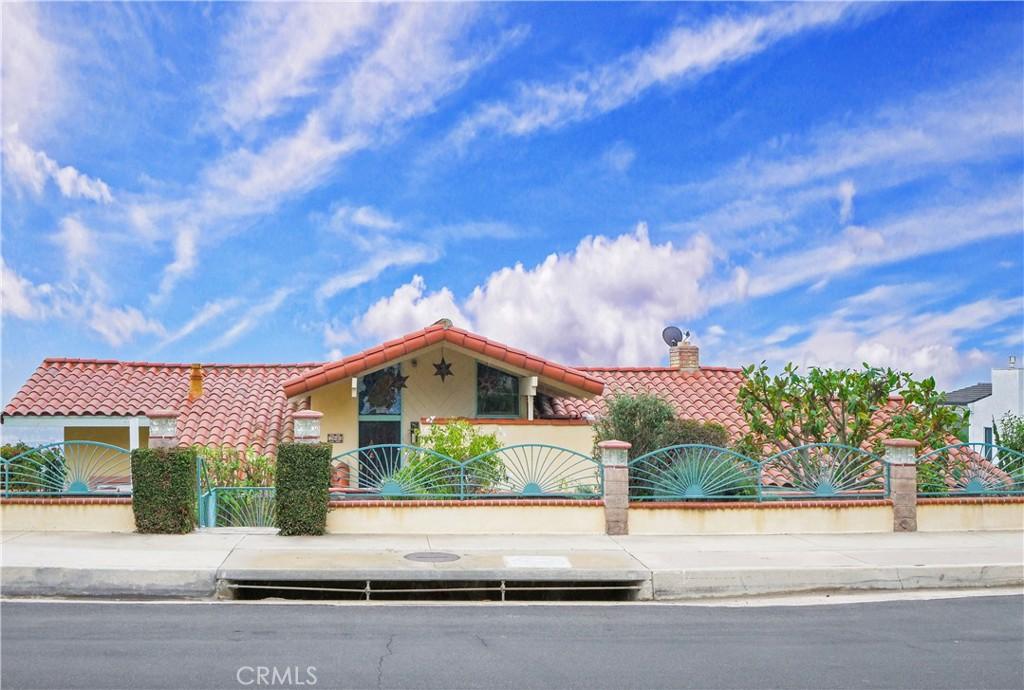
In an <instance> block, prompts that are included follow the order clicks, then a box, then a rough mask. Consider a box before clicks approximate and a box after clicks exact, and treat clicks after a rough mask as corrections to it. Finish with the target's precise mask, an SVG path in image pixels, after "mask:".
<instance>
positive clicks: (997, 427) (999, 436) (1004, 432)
mask: <svg viewBox="0 0 1024 690" xmlns="http://www.w3.org/2000/svg"><path fill="white" fill-rule="evenodd" d="M992 430H993V432H994V439H993V440H994V441H995V443H996V445H997V446H1003V447H1004V448H1009V449H1010V450H1015V451H1017V452H1018V453H1024V417H1022V416H1020V415H1016V414H1013V413H1012V412H1007V413H1006V414H1004V415H1003V416H1002V417H1000V418H999V421H998V422H996V421H995V420H993V421H992Z"/></svg>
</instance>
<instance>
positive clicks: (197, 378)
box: [188, 364, 203, 402]
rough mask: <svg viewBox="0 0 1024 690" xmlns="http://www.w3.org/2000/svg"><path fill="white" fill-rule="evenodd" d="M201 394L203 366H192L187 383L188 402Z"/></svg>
mask: <svg viewBox="0 0 1024 690" xmlns="http://www.w3.org/2000/svg"><path fill="white" fill-rule="evenodd" d="M202 394H203V365H202V364H193V365H192V375H191V376H190V377H189V381H188V401H189V402H192V401H193V400H195V399H196V398H198V397H199V396H201V395H202Z"/></svg>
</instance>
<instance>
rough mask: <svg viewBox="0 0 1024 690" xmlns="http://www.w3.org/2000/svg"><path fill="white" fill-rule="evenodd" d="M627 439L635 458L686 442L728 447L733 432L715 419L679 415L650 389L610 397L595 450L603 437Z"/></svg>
mask: <svg viewBox="0 0 1024 690" xmlns="http://www.w3.org/2000/svg"><path fill="white" fill-rule="evenodd" d="M613 439H614V440H617V441H627V442H629V443H630V444H632V446H633V447H632V448H631V449H630V451H629V456H630V457H631V458H636V457H639V456H641V455H645V454H647V453H650V452H651V451H653V450H658V449H659V448H666V447H668V446H677V445H683V444H689V443H693V444H702V445H708V446H719V447H723V448H724V447H726V446H727V445H728V443H729V432H728V431H726V429H725V427H723V426H722V425H721V424H717V423H715V422H701V421H699V420H696V419H679V418H677V417H676V413H675V410H674V409H673V408H672V406H671V405H670V404H669V403H667V402H666V401H664V400H662V399H661V398H659V397H658V396H656V395H652V394H650V393H638V394H636V395H625V394H622V393H618V394H615V395H613V396H612V398H611V400H609V401H608V411H607V412H606V413H605V414H604V415H603V416H602V417H601V418H600V419H599V420H597V421H596V422H595V423H594V443H595V447H594V452H595V455H596V454H597V445H596V444H597V443H599V442H601V441H610V440H613Z"/></svg>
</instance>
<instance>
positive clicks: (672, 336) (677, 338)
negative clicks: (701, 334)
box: [661, 326, 683, 347]
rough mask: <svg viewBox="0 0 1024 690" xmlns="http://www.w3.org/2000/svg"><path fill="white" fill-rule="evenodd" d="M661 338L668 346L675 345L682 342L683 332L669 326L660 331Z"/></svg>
mask: <svg viewBox="0 0 1024 690" xmlns="http://www.w3.org/2000/svg"><path fill="white" fill-rule="evenodd" d="M661 339H662V340H664V341H665V343H666V344H667V345H668V346H669V347H675V346H676V345H678V344H679V343H681V342H682V340H683V332H682V331H681V330H679V329H678V328H676V327H675V326H669V327H668V328H666V329H665V330H663V331H662V332H661Z"/></svg>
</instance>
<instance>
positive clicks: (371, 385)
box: [359, 366, 408, 417]
mask: <svg viewBox="0 0 1024 690" xmlns="http://www.w3.org/2000/svg"><path fill="white" fill-rule="evenodd" d="M406 378H408V377H406V376H402V370H401V369H400V368H399V367H398V366H393V367H388V368H387V369H381V370H380V371H375V372H373V373H372V374H367V375H366V376H364V377H362V378H361V379H359V416H360V417H397V416H399V415H401V414H402V389H403V388H405V380H406Z"/></svg>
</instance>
